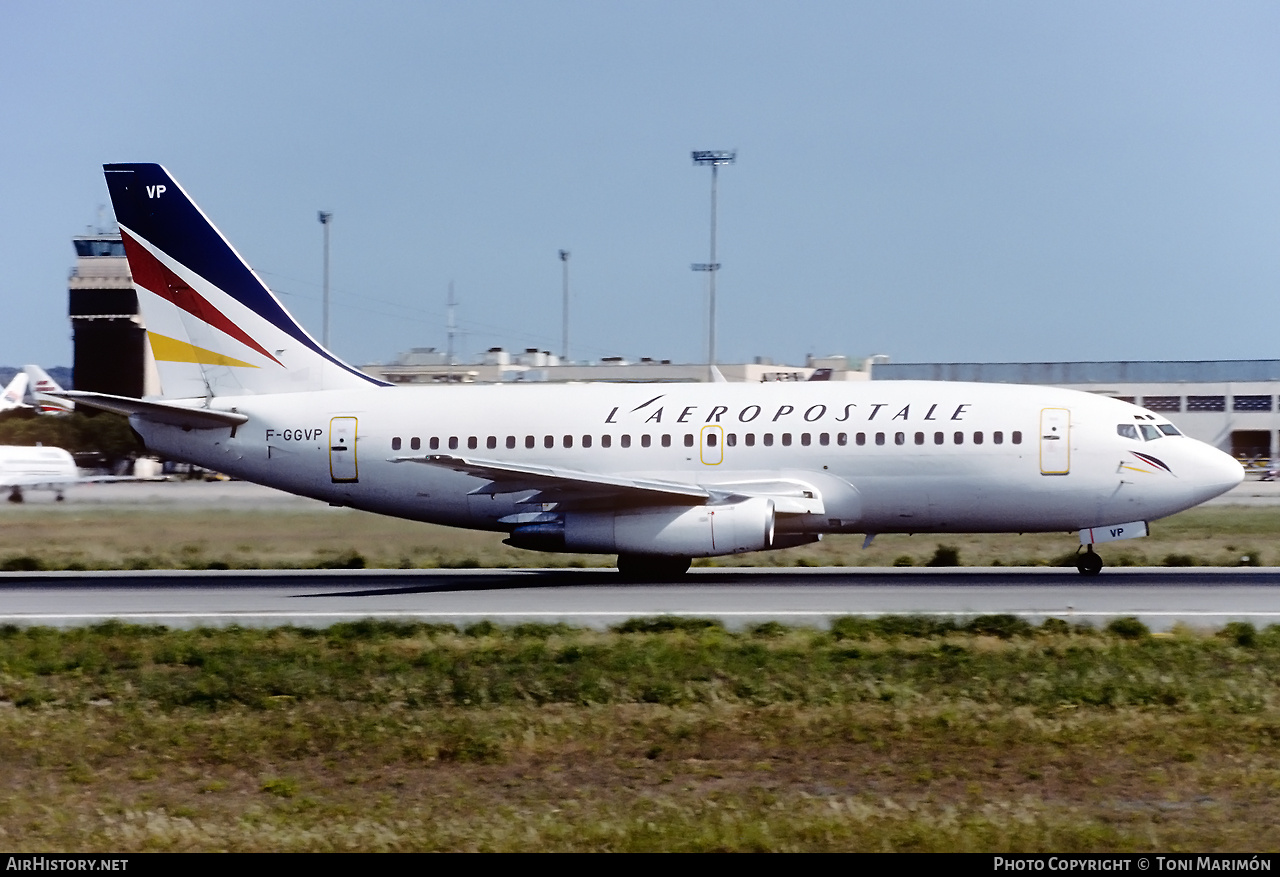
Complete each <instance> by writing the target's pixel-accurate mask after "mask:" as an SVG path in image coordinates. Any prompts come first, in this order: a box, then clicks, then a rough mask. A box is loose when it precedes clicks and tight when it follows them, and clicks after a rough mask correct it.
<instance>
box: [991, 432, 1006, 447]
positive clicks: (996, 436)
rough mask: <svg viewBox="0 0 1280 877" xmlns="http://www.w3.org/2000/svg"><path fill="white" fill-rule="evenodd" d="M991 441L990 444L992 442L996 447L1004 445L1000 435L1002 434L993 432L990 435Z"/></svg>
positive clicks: (1002, 434)
mask: <svg viewBox="0 0 1280 877" xmlns="http://www.w3.org/2000/svg"><path fill="white" fill-rule="evenodd" d="M991 441H992V442H994V443H995V444H997V445H1002V444H1004V433H1002V432H993V433H991Z"/></svg>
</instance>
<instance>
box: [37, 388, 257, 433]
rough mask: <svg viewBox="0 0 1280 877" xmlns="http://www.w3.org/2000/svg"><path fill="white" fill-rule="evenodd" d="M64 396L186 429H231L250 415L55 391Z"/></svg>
mask: <svg viewBox="0 0 1280 877" xmlns="http://www.w3.org/2000/svg"><path fill="white" fill-rule="evenodd" d="M56 395H57V396H58V397H60V398H63V399H70V400H71V401H73V402H75V403H77V404H80V405H88V406H89V407H90V408H100V409H102V410H103V411H114V412H115V413H116V414H124V415H126V416H132V415H137V416H139V417H141V418H142V419H144V420H149V421H151V422H152V423H164V424H167V425H169V426H181V427H183V428H185V429H228V428H232V427H237V426H239V425H240V424H242V423H244V422H246V421H247V420H248V419H249V418H248V417H247V416H246V415H244V414H239V413H237V412H234V411H215V410H213V409H211V408H187V407H186V406H184V405H174V404H171V403H167V402H148V401H146V400H144V399H131V398H129V397H128V396H112V395H110V394H108V393H89V392H84V391H80V390H64V391H62V392H61V393H57V394H56Z"/></svg>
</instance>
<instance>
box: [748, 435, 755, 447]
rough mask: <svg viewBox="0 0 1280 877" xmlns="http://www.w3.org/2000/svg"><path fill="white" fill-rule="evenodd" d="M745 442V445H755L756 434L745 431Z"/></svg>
mask: <svg viewBox="0 0 1280 877" xmlns="http://www.w3.org/2000/svg"><path fill="white" fill-rule="evenodd" d="M746 442H747V447H749V448H754V447H755V446H756V434H755V433H754V432H749V433H747V435H746Z"/></svg>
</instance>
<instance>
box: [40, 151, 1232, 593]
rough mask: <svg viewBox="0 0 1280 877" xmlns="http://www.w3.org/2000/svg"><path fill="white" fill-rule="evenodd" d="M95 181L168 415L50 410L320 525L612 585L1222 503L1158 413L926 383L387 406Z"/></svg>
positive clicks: (1097, 527)
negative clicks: (579, 569)
mask: <svg viewBox="0 0 1280 877" xmlns="http://www.w3.org/2000/svg"><path fill="white" fill-rule="evenodd" d="M105 171H106V177H107V185H108V187H109V189H110V191H111V200H112V203H113V204H114V206H115V213H116V219H117V220H118V222H119V224H120V232H121V235H122V236H123V238H124V246H125V251H126V253H127V254H128V257H129V268H130V271H131V272H132V274H133V281H134V285H135V287H136V289H137V292H138V301H139V304H140V305H141V308H142V313H143V317H144V318H145V320H146V327H147V335H148V338H149V339H150V344H151V350H152V353H153V354H154V356H155V361H156V365H157V367H158V370H159V374H160V383H161V388H162V391H163V392H162V395H160V396H157V397H151V398H145V399H131V398H123V397H117V396H109V395H105V394H100V393H86V392H66V393H64V394H63V395H64V396H65V397H67V398H69V399H73V400H74V401H75V402H77V403H80V404H86V405H90V406H94V407H98V408H104V409H107V410H110V411H117V412H121V413H124V414H127V415H128V416H129V420H130V423H131V424H132V425H133V427H134V429H135V430H137V432H138V433H139V434H140V435H141V436H142V438H143V439H144V441H145V442H146V444H147V447H148V448H150V449H151V450H153V451H155V452H156V453H159V454H163V455H165V456H168V457H171V458H176V459H181V460H187V461H190V462H192V463H196V464H199V465H201V466H206V467H209V468H212V469H217V470H220V471H223V472H227V473H229V474H232V475H235V476H238V477H240V478H243V479H246V480H249V481H256V482H258V483H260V484H265V485H270V486H272V487H276V488H280V489H282V490H286V491H289V492H292V493H296V494H301V495H304V496H309V497H314V498H315V499H318V500H323V501H327V502H329V503H331V504H334V505H340V506H350V507H352V508H358V509H364V510H367V511H371V512H377V513H381V514H386V515H394V516H397V517H402V518H409V519H412V520H418V521H430V522H433V523H438V524H447V525H450V526H455V527H466V528H471V529H479V530H494V531H501V532H505V533H507V534H508V535H507V539H506V541H507V543H508V544H510V545H514V546H518V547H521V548H529V549H534V550H538V551H573V552H589V553H599V554H617V555H618V567H619V569H620V570H621V571H622V572H623V574H624V575H627V576H631V577H641V576H659V577H661V576H673V575H678V574H680V573H683V572H684V571H685V570H686V569H688V567H689V563H690V560H691V558H694V557H713V556H717V555H728V554H739V553H743V552H750V551H765V550H769V549H773V548H785V547H788V546H794V545H802V544H805V543H809V542H814V541H817V540H818V539H820V538H821V537H822V536H823V535H824V534H827V533H859V534H865V535H866V537H867V540H868V541H869V540H870V539H871V538H872V537H874V536H875V535H876V534H878V533H956V532H1033V531H1040V532H1045V531H1076V532H1078V533H1079V537H1080V543H1081V546H1082V548H1083V549H1085V550H1082V551H1081V552H1080V553H1079V554H1078V559H1079V563H1078V567H1079V569H1080V571H1081V572H1082V573H1085V574H1090V575H1092V574H1096V573H1097V572H1098V571H1099V570H1100V569H1101V568H1102V561H1101V559H1100V558H1099V556H1098V555H1097V553H1095V552H1094V550H1093V546H1094V544H1095V543H1099V542H1107V541H1111V540H1116V539H1128V538H1133V537H1137V536H1143V535H1146V533H1147V523H1148V522H1149V521H1152V520H1154V519H1157V518H1163V517H1165V516H1167V515H1171V514H1174V513H1175V512H1180V511H1182V510H1184V509H1188V508H1191V507H1192V506H1194V505H1197V504H1199V503H1202V502H1204V501H1205V500H1207V499H1210V498H1212V497H1215V496H1218V495H1219V494H1221V493H1223V492H1225V491H1227V490H1230V489H1231V488H1232V487H1234V486H1236V485H1237V484H1239V483H1240V482H1241V480H1242V478H1243V470H1242V468H1241V466H1240V465H1239V463H1237V462H1236V461H1235V460H1233V459H1232V458H1231V457H1230V456H1228V455H1227V454H1224V453H1222V452H1221V451H1219V450H1217V449H1216V448H1213V447H1210V446H1209V445H1206V444H1203V443H1201V442H1198V441H1195V440H1193V439H1191V438H1188V437H1186V436H1183V435H1181V434H1180V433H1179V432H1178V430H1177V429H1176V428H1175V427H1174V425H1173V424H1171V423H1170V422H1169V421H1168V420H1166V419H1165V418H1164V417H1163V416H1161V415H1160V414H1158V413H1155V412H1152V411H1148V410H1146V409H1143V408H1139V407H1137V406H1134V405H1131V404H1129V403H1127V402H1121V401H1119V400H1116V399H1110V398H1105V397H1100V396H1095V395H1090V394H1087V393H1082V392H1078V391H1074V390H1064V389H1057V388H1053V387H1038V386H1017V385H1009V384H978V383H952V382H924V381H892V382H865V383H852V382H849V383H846V382H836V381H809V382H806V383H798V384H797V383H776V384H774V383H770V384H731V383H724V382H720V383H706V384H669V385H664V384H648V385H637V384H612V383H598V384H587V385H554V384H549V385H542V386H537V385H534V386H502V385H495V386H475V385H470V386H447V387H434V386H433V387H420V388H411V387H392V386H389V385H387V384H385V383H383V382H382V381H379V380H375V379H374V378H372V377H369V376H368V375H365V374H363V373H361V372H360V371H358V370H357V369H355V368H353V367H351V366H350V365H347V364H346V363H344V362H342V361H341V360H340V359H338V358H337V357H336V356H334V355H333V354H332V353H331V352H329V351H328V350H326V349H324V348H323V347H322V346H321V345H320V344H318V343H317V342H316V340H315V339H314V338H312V337H311V335H309V334H308V333H307V332H306V330H304V329H303V328H302V327H301V326H300V325H299V324H298V323H297V321H295V320H294V319H293V317H291V316H290V315H289V314H288V313H287V312H286V311H285V309H284V308H283V307H282V306H281V304H280V302H279V301H278V300H277V299H276V297H275V296H274V295H273V294H272V293H271V291H270V290H269V289H268V288H267V287H266V285H265V284H264V283H263V282H262V281H261V280H260V279H259V278H258V276H257V275H256V274H254V272H253V271H252V270H251V269H250V268H249V266H248V265H247V264H245V262H244V260H243V259H242V258H241V257H240V255H239V254H238V253H237V252H236V251H235V250H234V249H233V248H232V247H231V245H230V244H229V243H228V242H227V241H226V239H225V238H223V236H222V234H221V233H220V232H219V231H218V230H217V229H216V228H215V227H214V226H213V224H212V223H211V222H210V221H209V220H208V218H207V217H206V216H205V215H204V213H203V212H201V210H200V209H199V208H198V207H197V206H196V205H195V204H194V202H192V201H191V199H190V198H188V197H187V194H186V192H185V191H183V189H182V187H181V186H179V185H178V183H177V182H176V181H175V180H174V179H173V178H172V177H171V176H170V175H169V173H168V172H167V171H166V170H165V169H164V168H163V167H161V166H160V165H156V164H109V165H106V166H105Z"/></svg>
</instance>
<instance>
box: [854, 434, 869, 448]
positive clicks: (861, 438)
mask: <svg viewBox="0 0 1280 877" xmlns="http://www.w3.org/2000/svg"><path fill="white" fill-rule="evenodd" d="M854 443H855V444H859V445H865V444H866V443H867V434H866V433H865V432H860V433H858V434H857V436H855V437H854Z"/></svg>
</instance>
